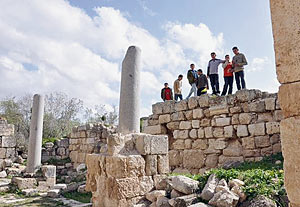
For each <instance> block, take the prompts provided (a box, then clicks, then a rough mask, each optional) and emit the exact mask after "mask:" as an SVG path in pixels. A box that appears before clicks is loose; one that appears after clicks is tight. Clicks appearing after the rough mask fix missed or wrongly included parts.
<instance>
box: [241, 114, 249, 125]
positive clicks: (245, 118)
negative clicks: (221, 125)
mask: <svg viewBox="0 0 300 207" xmlns="http://www.w3.org/2000/svg"><path fill="white" fill-rule="evenodd" d="M251 121H252V114H250V113H241V114H240V115H239V122H240V124H250V123H251Z"/></svg>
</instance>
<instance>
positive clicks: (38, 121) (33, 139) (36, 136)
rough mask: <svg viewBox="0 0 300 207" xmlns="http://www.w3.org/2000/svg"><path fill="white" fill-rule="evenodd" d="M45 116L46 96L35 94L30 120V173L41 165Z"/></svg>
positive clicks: (28, 163) (28, 170)
mask: <svg viewBox="0 0 300 207" xmlns="http://www.w3.org/2000/svg"><path fill="white" fill-rule="evenodd" d="M43 117H44V97H43V96H42V95H39V94H35V95H34V96H33V105H32V114H31V122H30V135H29V145H28V158H27V168H26V171H27V172H28V173H34V171H35V170H36V169H37V168H38V167H39V166H40V165H41V154H42V136H43Z"/></svg>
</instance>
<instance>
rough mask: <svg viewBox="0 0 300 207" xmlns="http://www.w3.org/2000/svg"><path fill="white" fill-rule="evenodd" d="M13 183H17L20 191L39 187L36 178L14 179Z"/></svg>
mask: <svg viewBox="0 0 300 207" xmlns="http://www.w3.org/2000/svg"><path fill="white" fill-rule="evenodd" d="M13 183H15V184H16V185H17V186H18V188H19V189H20V190H23V189H29V188H35V187H36V186H37V181H36V179H35V178H20V177H14V178H13Z"/></svg>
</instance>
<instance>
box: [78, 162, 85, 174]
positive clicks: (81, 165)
mask: <svg viewBox="0 0 300 207" xmlns="http://www.w3.org/2000/svg"><path fill="white" fill-rule="evenodd" d="M85 169H86V166H85V164H84V163H81V164H80V165H78V166H77V167H76V171H77V172H82V171H83V170H85Z"/></svg>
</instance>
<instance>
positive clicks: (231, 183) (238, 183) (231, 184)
mask: <svg viewBox="0 0 300 207" xmlns="http://www.w3.org/2000/svg"><path fill="white" fill-rule="evenodd" d="M244 185H245V183H244V182H243V181H242V180H239V179H232V180H230V181H229V183H228V186H229V187H230V188H233V187H234V186H238V187H242V186H244Z"/></svg>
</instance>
